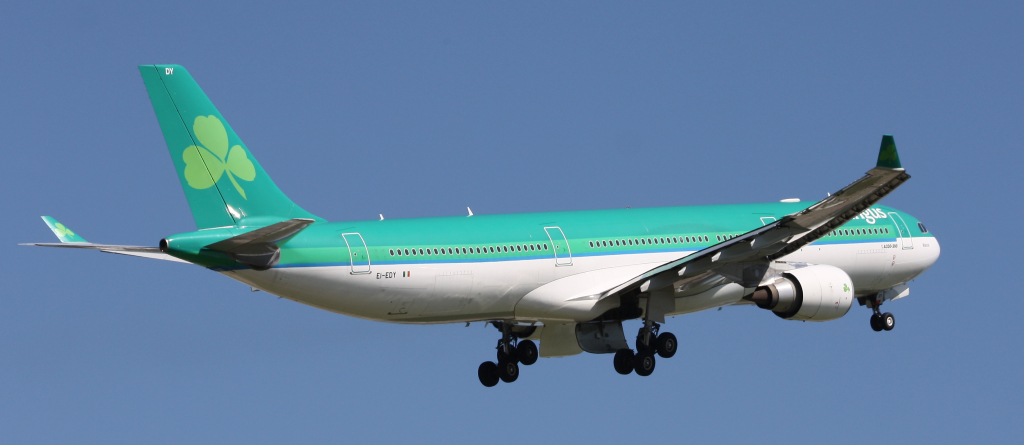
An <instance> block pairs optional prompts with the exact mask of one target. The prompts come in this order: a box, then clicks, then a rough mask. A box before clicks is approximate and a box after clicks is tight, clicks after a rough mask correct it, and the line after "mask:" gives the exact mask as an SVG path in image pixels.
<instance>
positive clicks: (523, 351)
mask: <svg viewBox="0 0 1024 445" xmlns="http://www.w3.org/2000/svg"><path fill="white" fill-rule="evenodd" d="M516 355H517V356H519V363H521V364H524V365H526V366H530V365H532V364H534V363H537V357H538V356H539V354H538V353H537V344H536V343H534V342H533V341H532V340H523V341H521V342H519V346H516Z"/></svg>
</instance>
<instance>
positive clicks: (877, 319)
mask: <svg viewBox="0 0 1024 445" xmlns="http://www.w3.org/2000/svg"><path fill="white" fill-rule="evenodd" d="M865 303H866V304H867V306H868V307H870V308H871V311H872V312H873V313H872V314H871V329H872V330H874V331H875V332H881V331H891V330H892V328H895V327H896V317H894V316H893V315H892V313H891V312H886V313H884V314H883V313H882V311H881V310H879V309H878V308H879V307H880V306H882V300H874V301H872V300H867V301H866V302H865Z"/></svg>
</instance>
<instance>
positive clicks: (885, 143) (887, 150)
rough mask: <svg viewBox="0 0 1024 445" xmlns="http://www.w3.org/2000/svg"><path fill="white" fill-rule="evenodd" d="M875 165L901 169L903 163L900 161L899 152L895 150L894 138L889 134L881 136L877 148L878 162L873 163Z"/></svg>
mask: <svg viewBox="0 0 1024 445" xmlns="http://www.w3.org/2000/svg"><path fill="white" fill-rule="evenodd" d="M875 167H882V168H888V169H893V170H902V169H903V164H901V163H900V154H899V152H897V151H896V140H895V139H893V137H892V135H891V134H886V135H883V136H882V146H881V147H879V148H878V163H877V164H875Z"/></svg>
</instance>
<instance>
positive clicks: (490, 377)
mask: <svg viewBox="0 0 1024 445" xmlns="http://www.w3.org/2000/svg"><path fill="white" fill-rule="evenodd" d="M495 326H496V327H498V328H499V329H501V340H498V347H497V350H498V361H497V363H495V362H483V363H481V364H480V367H479V368H477V371H476V373H477V377H479V378H480V383H482V384H483V385H484V386H486V387H488V388H489V387H492V386H494V385H497V384H498V381H499V380H500V381H502V382H505V383H512V382H514V381H516V379H518V378H519V365H521V364H522V365H526V366H529V365H532V364H534V363H537V357H539V354H538V351H537V344H536V343H534V342H533V341H531V340H522V341H519V339H518V336H516V335H515V334H513V333H512V331H511V326H509V325H508V323H495Z"/></svg>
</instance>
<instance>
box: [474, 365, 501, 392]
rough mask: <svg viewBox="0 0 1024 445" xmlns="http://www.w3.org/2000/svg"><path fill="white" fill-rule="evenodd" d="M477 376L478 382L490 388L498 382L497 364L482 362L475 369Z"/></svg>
mask: <svg viewBox="0 0 1024 445" xmlns="http://www.w3.org/2000/svg"><path fill="white" fill-rule="evenodd" d="M476 375H477V377H480V383H482V384H483V385H484V386H486V387H488V388H490V387H492V386H494V385H497V384H498V365H496V364H494V362H483V363H481V364H480V367H479V368H477V370H476Z"/></svg>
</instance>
